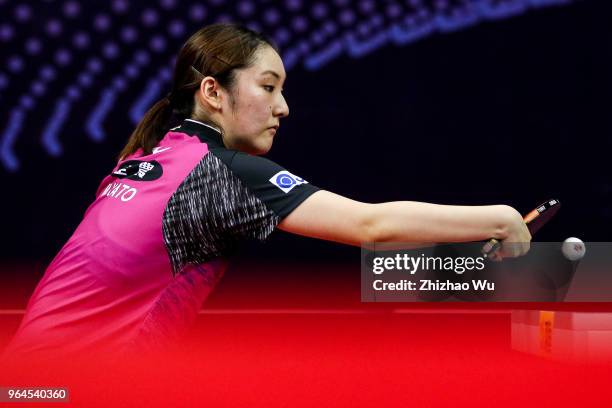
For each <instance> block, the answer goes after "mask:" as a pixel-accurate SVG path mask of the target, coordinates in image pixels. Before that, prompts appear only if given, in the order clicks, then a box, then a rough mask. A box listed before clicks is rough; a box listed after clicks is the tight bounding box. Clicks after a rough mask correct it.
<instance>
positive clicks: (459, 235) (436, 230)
mask: <svg viewBox="0 0 612 408" xmlns="http://www.w3.org/2000/svg"><path fill="white" fill-rule="evenodd" d="M515 217H520V215H519V214H518V213H517V212H516V211H515V210H514V209H512V208H511V207H508V206H505V205H490V206H451V205H437V204H428V203H421V202H413V201H397V202H388V203H382V204H372V205H371V206H370V215H369V222H368V224H369V225H370V234H369V235H370V238H371V239H372V242H416V243H433V242H467V241H481V240H486V239H489V238H497V239H499V240H503V239H505V238H506V237H507V236H508V225H509V224H510V223H511V222H512V221H513V219H514V218H515Z"/></svg>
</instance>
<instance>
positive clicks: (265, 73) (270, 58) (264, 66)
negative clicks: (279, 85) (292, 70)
mask: <svg viewBox="0 0 612 408" xmlns="http://www.w3.org/2000/svg"><path fill="white" fill-rule="evenodd" d="M247 71H249V74H250V75H253V76H255V77H257V78H259V77H262V78H264V77H273V78H276V75H274V74H277V75H278V76H279V77H280V80H284V79H285V77H286V76H287V74H286V73H285V67H284V65H283V60H282V59H281V57H280V56H279V55H278V53H277V52H276V51H274V49H273V48H272V47H267V46H266V47H262V48H260V49H259V50H257V52H256V53H255V61H254V63H253V66H251V67H249V68H248V69H247Z"/></svg>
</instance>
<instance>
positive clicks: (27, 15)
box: [0, 0, 576, 166]
mask: <svg viewBox="0 0 612 408" xmlns="http://www.w3.org/2000/svg"><path fill="white" fill-rule="evenodd" d="M515 1H518V0H515ZM512 2H513V1H510V0H478V1H468V0H385V1H376V0H313V1H306V0H279V1H271V0H236V1H234V2H230V1H227V0H193V1H189V2H181V1H179V0H152V1H150V2H146V3H137V2H130V1H129V0H110V1H108V2H85V1H84V0H46V1H42V2H34V1H29V0H19V1H15V2H11V1H8V0H0V5H1V7H0V15H2V16H5V18H2V19H0V55H1V56H2V58H0V70H2V72H0V89H2V90H3V94H2V99H0V105H2V104H6V103H7V102H6V101H9V100H12V101H19V104H18V107H20V109H22V110H24V111H25V110H27V111H29V110H32V109H33V107H34V106H36V105H37V104H39V103H40V102H43V103H41V104H40V105H41V106H45V107H46V106H51V107H53V106H56V105H57V106H58V107H59V105H60V102H61V104H62V105H63V106H65V104H66V103H68V104H70V102H75V101H77V100H79V101H80V102H79V106H81V105H82V106H87V107H88V108H89V109H90V110H91V111H92V112H94V111H96V110H97V109H98V104H99V103H100V100H102V97H103V96H104V95H109V92H110V94H111V95H116V94H118V93H120V92H123V97H122V98H124V99H125V98H128V95H129V98H131V102H130V103H133V104H136V103H142V104H144V105H147V106H150V103H149V102H148V101H147V100H144V101H140V100H139V98H144V97H145V96H143V95H145V94H146V93H145V92H144V91H145V90H146V89H147V80H152V79H155V80H157V81H159V80H161V81H162V82H163V83H164V84H166V83H167V82H169V81H170V80H171V76H172V68H173V65H174V64H173V63H172V64H168V61H169V60H170V59H171V57H172V56H173V55H174V54H175V53H176V51H177V50H178V49H179V47H180V45H181V44H182V43H183V42H184V41H185V40H186V39H187V37H188V36H189V35H191V34H192V33H193V32H195V31H196V30H198V29H199V28H201V27H203V26H204V25H206V24H209V23H213V22H220V21H229V22H239V23H242V24H245V25H246V26H247V27H249V28H251V29H253V30H255V31H261V32H263V33H264V34H266V35H268V36H270V38H271V39H272V40H273V41H274V42H275V43H276V45H278V46H279V47H280V52H281V55H282V56H283V58H284V60H285V68H286V69H287V70H288V71H289V70H291V69H292V68H293V67H295V66H297V65H300V64H302V65H303V66H304V67H306V68H307V69H311V70H316V69H320V68H321V67H323V66H324V65H325V64H327V63H328V62H330V61H331V60H333V59H334V58H337V57H338V56H340V55H342V54H345V55H350V57H352V58H358V57H361V56H363V55H366V54H367V53H370V52H372V51H374V50H375V49H377V48H379V47H381V46H397V45H403V44H408V43H410V42H412V41H414V38H417V39H420V38H423V37H425V36H429V35H431V34H435V33H436V32H443V33H446V32H451V31H456V30H457V28H456V27H454V26H452V23H453V21H458V20H462V19H463V20H467V19H468V18H471V20H470V21H471V22H470V23H469V24H465V25H464V26H468V25H470V24H471V25H473V24H475V23H476V22H478V21H482V20H487V19H489V20H493V19H494V20H498V19H499V18H500V16H499V15H496V16H494V17H487V16H483V15H482V14H480V15H479V14H478V13H480V11H474V10H479V7H480V8H482V7H483V5H484V6H486V7H489V8H490V9H495V8H496V7H497V8H499V7H500V6H499V5H503V4H505V3H512ZM573 2H576V0H538V1H535V0H533V1H531V0H530V1H526V0H525V4H531V3H534V4H535V3H537V6H528V7H526V9H531V8H541V7H544V6H543V4H545V5H548V4H550V5H557V6H558V5H563V4H569V3H573ZM476 3H478V5H476ZM474 13H476V15H475V14H474ZM517 14H518V13H516V12H514V14H512V15H510V14H508V17H511V16H514V15H517ZM502 17H503V16H502ZM453 19H454V20H453ZM447 21H450V23H448V24H450V25H449V26H448V27H447V26H444V24H447ZM459 28H461V26H459ZM413 31H414V32H420V33H421V34H418V36H416V37H415V36H414V35H412V34H411V33H412V32H413ZM160 66H161V69H160V70H159V71H157V72H156V70H157V69H158V68H159V67H160ZM165 66H167V68H164V67H165ZM28 75H30V78H29V82H28ZM166 85H168V86H169V84H166ZM85 89H88V91H87V92H84V90H85ZM51 90H52V92H51ZM128 91H129V92H128ZM13 93H15V94H13ZM20 93H22V94H20ZM152 102H154V101H152ZM3 106H5V105H3ZM51 110H53V109H51ZM104 115H105V114H103V115H102V119H101V120H104ZM66 116H67V117H70V115H66ZM61 120H63V119H61ZM42 122H45V120H42ZM101 123H102V122H101ZM61 128H62V126H58V129H60V130H61ZM24 134H25V133H24ZM0 137H1V136H0ZM0 143H2V140H0ZM1 165H2V162H1V161H0V166H1Z"/></svg>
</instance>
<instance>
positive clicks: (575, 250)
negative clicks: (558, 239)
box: [561, 237, 586, 261]
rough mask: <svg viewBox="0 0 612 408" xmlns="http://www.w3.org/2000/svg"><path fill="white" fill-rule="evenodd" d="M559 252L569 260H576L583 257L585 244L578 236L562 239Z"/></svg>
mask: <svg viewBox="0 0 612 408" xmlns="http://www.w3.org/2000/svg"><path fill="white" fill-rule="evenodd" d="M561 252H563V256H565V258H567V259H569V260H570V261H578V260H580V259H582V258H583V257H584V254H585V252H586V246H585V245H584V242H582V241H581V240H580V239H579V238H574V237H571V238H568V239H566V240H565V241H563V245H562V246H561Z"/></svg>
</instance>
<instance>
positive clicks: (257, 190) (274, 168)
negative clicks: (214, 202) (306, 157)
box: [219, 150, 319, 219]
mask: <svg viewBox="0 0 612 408" xmlns="http://www.w3.org/2000/svg"><path fill="white" fill-rule="evenodd" d="M219 157H220V159H221V160H222V161H223V162H225V163H226V164H227V165H228V167H229V168H230V170H231V171H232V172H233V173H234V174H235V175H236V176H237V177H238V178H239V179H240V180H241V181H242V182H243V183H244V184H245V186H246V187H247V188H248V189H249V190H250V191H251V192H252V193H253V194H254V195H255V196H256V197H257V198H259V199H260V200H261V202H262V203H264V205H265V206H266V207H267V208H269V209H270V210H271V211H273V212H274V214H275V215H277V216H278V217H279V218H280V219H282V218H284V217H286V216H287V215H289V214H290V213H291V212H292V211H293V210H295V209H296V208H297V207H298V206H299V205H300V204H301V203H302V202H303V201H304V200H306V199H307V198H308V197H310V196H311V195H312V194H313V193H315V192H317V191H319V188H318V187H316V186H314V185H312V184H310V183H309V182H308V181H306V180H304V179H303V178H301V177H299V176H298V175H295V174H292V173H291V172H289V171H288V170H286V169H285V168H283V167H282V166H279V165H278V164H276V163H274V162H273V161H271V160H268V159H266V158H263V157H259V156H252V155H250V154H246V153H242V152H236V151H230V150H224V151H222V152H220V155H219Z"/></svg>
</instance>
